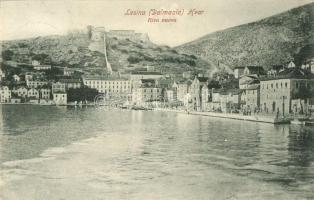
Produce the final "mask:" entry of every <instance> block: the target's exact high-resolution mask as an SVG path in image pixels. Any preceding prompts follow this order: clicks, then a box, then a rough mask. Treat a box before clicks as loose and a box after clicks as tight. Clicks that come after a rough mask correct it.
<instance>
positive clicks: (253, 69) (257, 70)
mask: <svg viewBox="0 0 314 200" xmlns="http://www.w3.org/2000/svg"><path fill="white" fill-rule="evenodd" d="M246 67H247V68H248V70H250V73H251V74H266V71H265V69H264V68H263V66H255V65H251V66H246Z"/></svg>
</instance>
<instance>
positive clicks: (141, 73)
mask: <svg viewBox="0 0 314 200" xmlns="http://www.w3.org/2000/svg"><path fill="white" fill-rule="evenodd" d="M131 75H163V74H162V73H160V72H149V71H136V72H134V71H133V72H131Z"/></svg>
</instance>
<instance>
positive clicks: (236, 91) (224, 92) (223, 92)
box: [214, 89, 243, 95]
mask: <svg viewBox="0 0 314 200" xmlns="http://www.w3.org/2000/svg"><path fill="white" fill-rule="evenodd" d="M242 91H243V90H241V89H218V90H214V93H219V94H221V95H229V94H232V95H238V94H241V93H242Z"/></svg>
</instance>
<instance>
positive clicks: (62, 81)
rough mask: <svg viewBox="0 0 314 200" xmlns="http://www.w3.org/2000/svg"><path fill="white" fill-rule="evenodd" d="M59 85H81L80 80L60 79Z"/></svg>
mask: <svg viewBox="0 0 314 200" xmlns="http://www.w3.org/2000/svg"><path fill="white" fill-rule="evenodd" d="M59 82H61V83H81V80H80V79H60V80H59Z"/></svg>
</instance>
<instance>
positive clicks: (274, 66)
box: [271, 65, 284, 71]
mask: <svg viewBox="0 0 314 200" xmlns="http://www.w3.org/2000/svg"><path fill="white" fill-rule="evenodd" d="M271 68H272V70H276V71H279V70H281V69H283V68H284V66H283V65H273V66H271Z"/></svg>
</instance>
